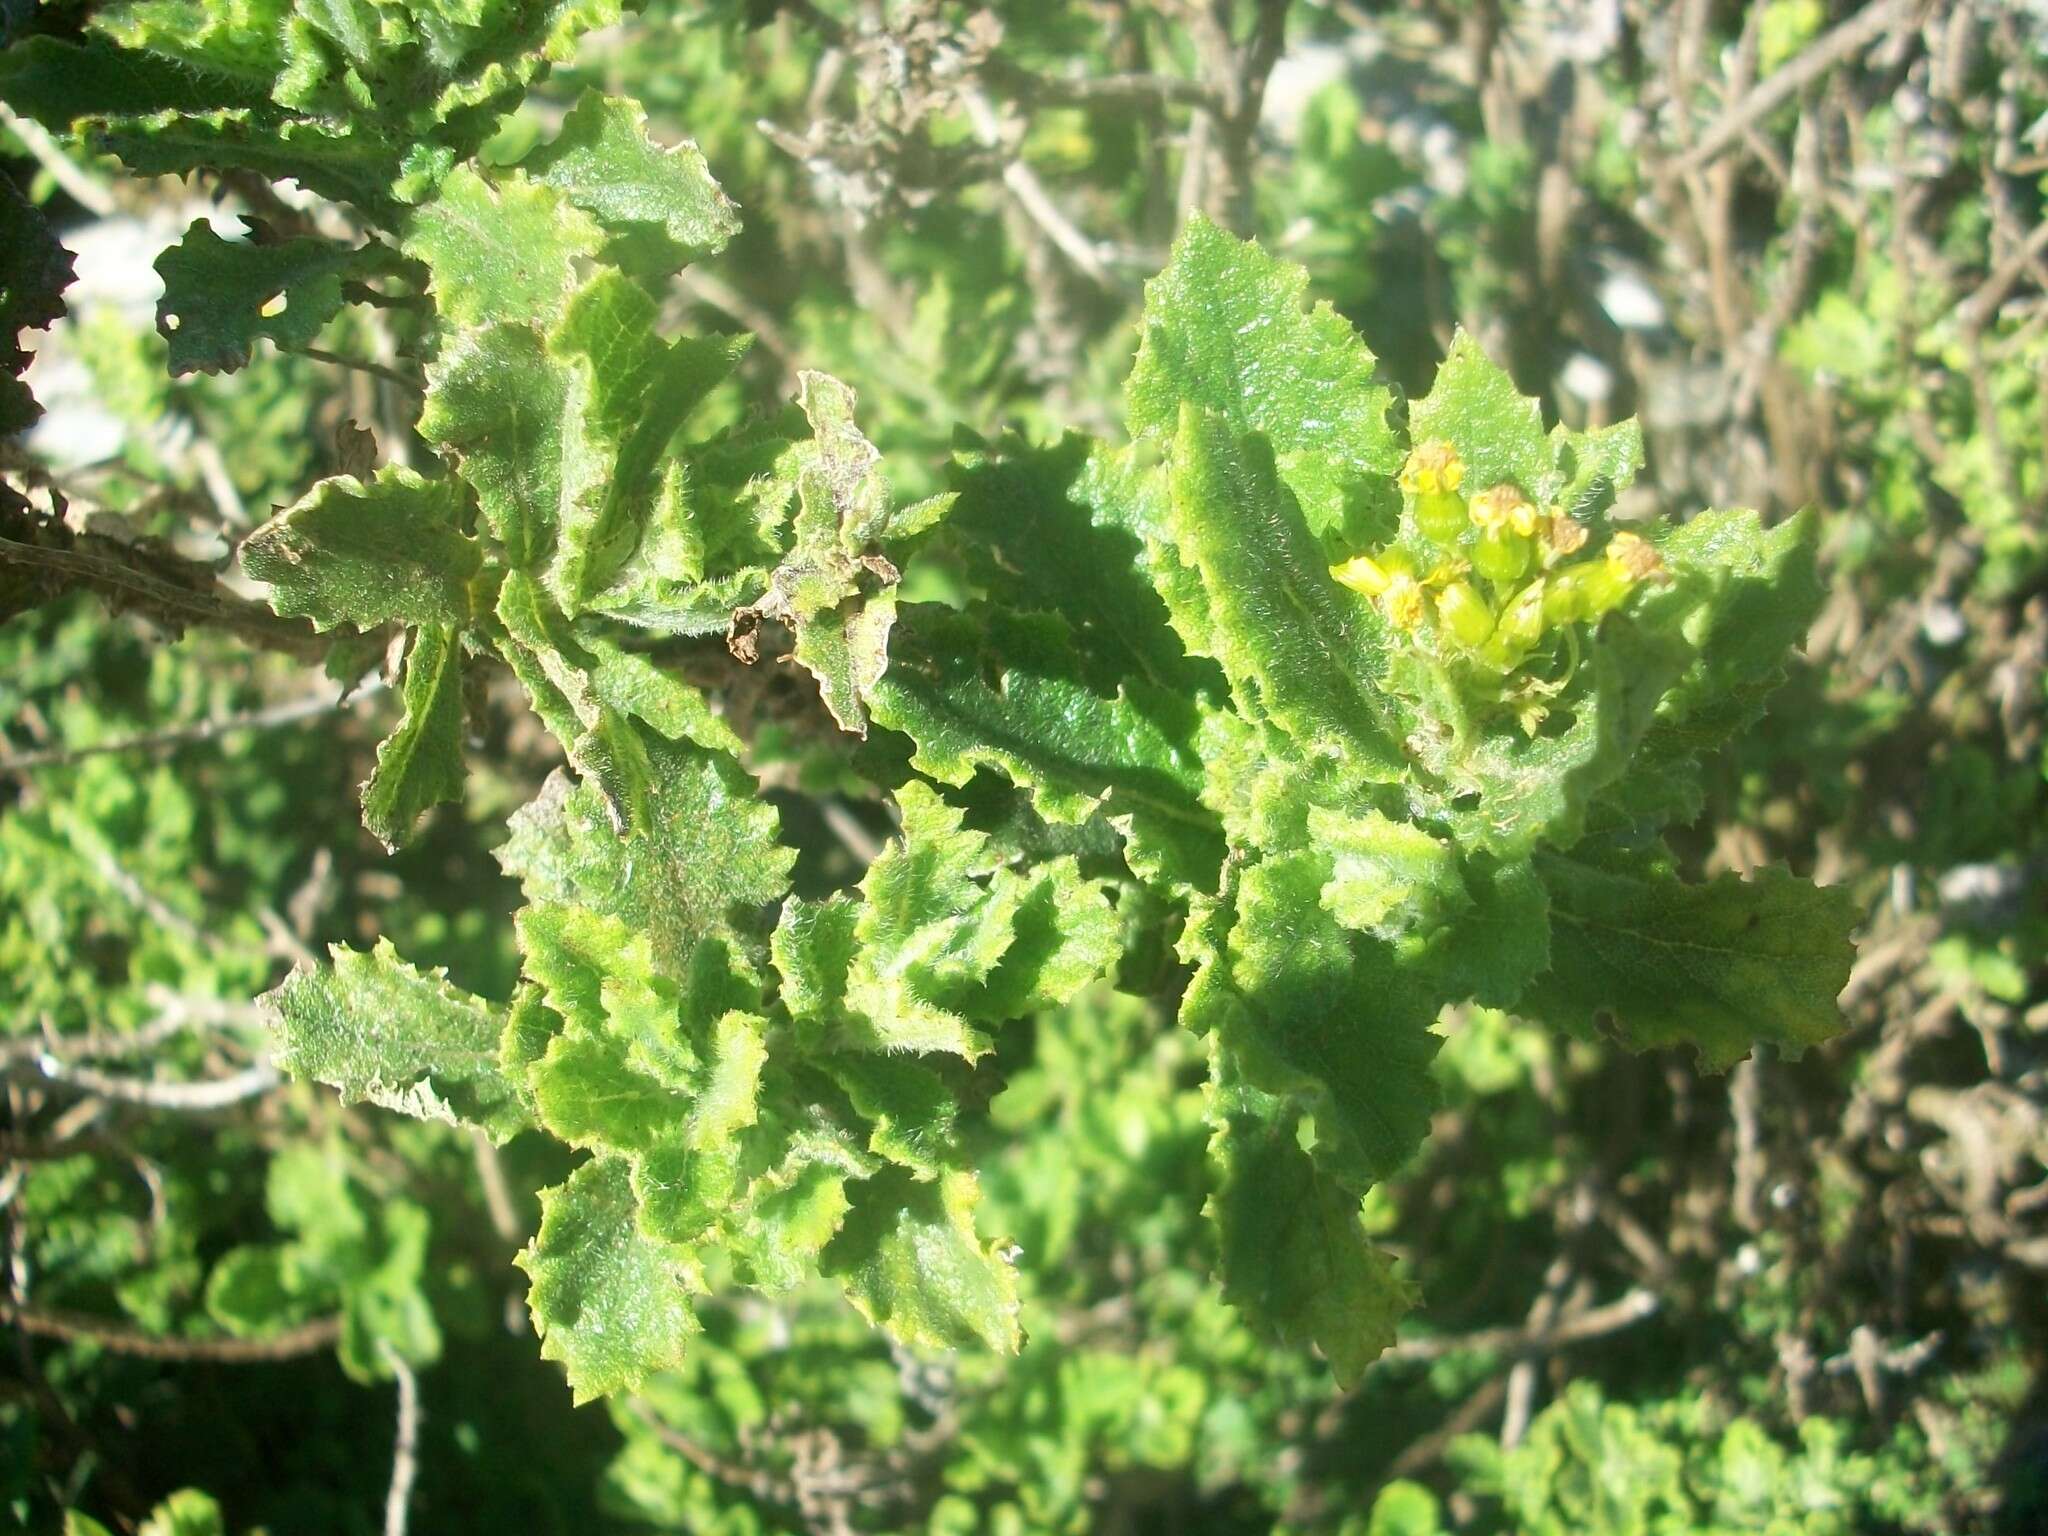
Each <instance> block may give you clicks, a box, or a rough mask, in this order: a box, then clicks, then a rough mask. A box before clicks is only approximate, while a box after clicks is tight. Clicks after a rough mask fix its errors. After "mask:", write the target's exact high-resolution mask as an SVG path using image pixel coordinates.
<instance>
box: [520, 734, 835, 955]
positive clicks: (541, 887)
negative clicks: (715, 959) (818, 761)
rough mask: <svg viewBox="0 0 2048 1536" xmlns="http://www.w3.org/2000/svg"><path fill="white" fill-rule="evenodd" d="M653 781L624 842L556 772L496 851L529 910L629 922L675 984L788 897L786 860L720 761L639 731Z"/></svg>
mask: <svg viewBox="0 0 2048 1536" xmlns="http://www.w3.org/2000/svg"><path fill="white" fill-rule="evenodd" d="M635 734H636V736H637V737H638V739H639V741H640V742H641V744H642V745H643V748H644V752H645V756H646V760H647V763H648V765H649V769H650V771H651V775H652V777H651V779H650V781H649V782H648V784H647V786H646V803H647V811H648V821H647V826H646V830H644V831H642V832H640V833H638V834H637V835H635V836H631V837H621V836H620V835H619V832H618V830H617V829H616V828H615V826H614V824H613V822H612V820H611V817H610V815H609V813H608V812H607V810H606V808H605V805H604V800H603V797H602V796H601V795H600V794H599V792H598V790H597V789H596V788H595V787H594V786H593V785H591V784H588V783H581V784H579V783H574V782H572V781H571V780H570V779H569V778H568V777H567V776H566V775H565V774H563V773H561V772H559V771H558V772H556V773H555V774H554V775H552V776H551V777H550V778H549V779H548V782H547V783H546V785H544V786H543V787H542V789H541V793H540V796H539V798H538V799H536V800H534V801H533V802H532V803H531V804H530V805H528V806H526V807H525V808H523V809H522V810H520V811H519V812H517V813H516V814H515V815H514V816H513V817H512V835H511V837H510V838H509V839H508V840H507V841H506V843H505V845H504V846H503V847H502V848H500V849H499V850H498V859H499V862H500V863H502V864H503V865H504V866H505V869H506V872H507V873H508V874H511V875H513V876H515V877H517V878H518V880H519V881H520V882H521V884H522V885H523V886H524V887H525V889H526V894H527V899H528V900H530V901H546V900H553V901H566V902H573V903H576V904H579V905H582V906H586V907H589V908H590V909H591V910H593V911H596V912H601V913H606V914H609V915H611V916H615V917H618V918H620V919H622V920H624V921H626V922H629V923H631V924H632V925H633V926H634V928H635V929H636V930H638V931H639V932H642V933H644V934H645V935H646V936H647V938H648V940H649V942H650V943H652V944H653V946H654V955H655V959H656V961H657V963H659V964H660V965H662V966H663V967H664V968H665V969H667V970H669V971H670V972H671V973H672V974H673V973H675V972H677V971H679V970H681V969H682V968H684V967H686V966H687V965H688V962H689V957H690V955H691V953H692V951H693V950H694V949H695V947H696V944H697V941H698V940H699V939H701V938H704V937H707V936H714V935H719V934H723V933H728V932H732V931H734V930H735V928H736V926H737V927H741V928H751V927H752V926H753V914H754V913H755V912H756V911H757V910H758V909H759V908H760V907H762V906H764V905H765V904H766V903H768V902H772V901H775V900H777V899H778V898H780V897H781V896H782V894H783V892H784V891H785V890H786V889H787V888H788V882H789V870H790V866H791V865H792V864H793V863H794V862H795V858H796V855H795V852H794V850H792V849H789V848H785V847H783V846H782V845H781V844H780V843H778V842H777V841H776V830H777V825H778V822H777V817H776V814H775V810H774V808H773V807H772V806H770V805H768V804H767V803H766V802H764V801H762V800H761V799H760V798H759V795H758V792H757V790H756V787H755V785H754V782H753V780H751V779H750V778H748V777H747V775H746V774H745V772H743V771H742V770H741V768H740V766H739V765H738V764H737V763H735V762H734V761H733V760H732V759H731V758H730V757H728V756H726V755H725V754H724V753H718V752H707V751H705V750H704V749H703V748H701V747H693V746H690V745H687V744H685V743H680V742H669V741H664V740H662V739H661V738H659V737H656V736H651V735H648V734H647V733H645V732H636V733H635Z"/></svg>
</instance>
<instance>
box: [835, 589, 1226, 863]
mask: <svg viewBox="0 0 2048 1536" xmlns="http://www.w3.org/2000/svg"><path fill="white" fill-rule="evenodd" d="M1146 595H1147V596H1150V595H1151V594H1150V592H1149V590H1148V591H1147V593H1146ZM1086 670H1087V669H1086V664H1085V661H1084V659H1083V658H1082V657H1081V656H1080V655H1079V654H1078V653H1077V651H1076V650H1075V647H1074V641H1073V637H1072V634H1071V632H1070V631H1069V629H1068V628H1067V625H1066V624H1065V622H1064V621H1062V620H1060V619H1056V618H1054V617H1053V616H1051V615H1049V614H1011V613H1009V612H1007V611H1006V610H1004V609H1001V608H997V607H995V606H994V605H992V604H982V605H978V606H977V607H976V608H975V609H974V610H971V611H970V612H968V613H964V614H961V613H954V612H952V611H950V610H947V609H944V608H941V607H939V606H937V605H935V604H927V605H918V606H917V607H914V608H911V609H908V610H905V611H904V615H903V618H902V621H901V622H900V623H899V625H898V627H897V630H896V635H895V639H894V642H893V643H892V645H891V647H890V669H889V673H888V675H887V676H886V677H884V678H882V679H881V680H880V681H879V683H878V684H876V685H875V687H874V688H873V689H872V691H871V694H870V698H871V702H872V704H873V707H874V712H875V718H876V719H877V720H878V721H880V722H881V723H882V724H884V725H886V726H889V727H891V728H893V729H895V730H899V731H902V732H904V733H905V734H906V735H908V736H909V737H910V738H911V739H912V740H913V741H915V742H916V743H917V751H916V753H915V755H914V756H913V757H912V758H911V763H912V766H914V767H915V768H917V769H918V770H919V771H920V772H922V773H926V774H929V775H931V776H932V777H933V778H936V779H938V780H940V781H941V782H943V783H947V784H956V785H963V784H965V783H967V782H968V780H969V779H971V778H972V777H973V776H974V773H975V771H976V770H977V769H978V768H981V767H984V766H986V767H993V768H998V769H1000V770H1001V771H1002V772H1003V773H1005V774H1007V775H1008V776H1009V777H1010V778H1011V779H1013V780H1014V781H1016V782H1017V783H1018V784H1021V785H1023V786H1025V787H1026V788H1028V789H1030V790H1031V791H1032V797H1033V802H1034V803H1035V804H1036V806H1037V808H1038V810H1039V813H1040V814H1041V815H1043V816H1045V817H1046V818H1048V819H1049V820H1053V821H1061V822H1077V821H1082V820H1085V819H1086V818H1087V817H1089V816H1091V815H1094V814H1096V813H1097V812H1102V813H1104V814H1107V815H1109V816H1111V817H1112V818H1117V819H1118V824H1119V825H1123V826H1126V827H1127V828H1128V829H1129V836H1130V840H1131V845H1132V848H1131V856H1132V860H1133V867H1134V868H1138V869H1139V870H1140V872H1141V873H1149V874H1153V875H1159V874H1165V875H1167V876H1169V877H1171V878H1173V879H1176V880H1179V881H1181V882H1184V883H1187V884H1190V885H1195V886H1198V887H1201V888H1204V889H1209V888H1213V886H1214V883H1215V878H1216V868H1217V865H1218V863H1219V861H1220V859H1221V857H1222V852H1223V846H1222V840H1221V838H1220V837H1219V836H1218V831H1217V827H1216V824H1215V820H1214V818H1213V817H1212V816H1211V815H1210V814H1209V813H1208V812H1206V811H1205V810H1204V809H1203V808H1202V806H1201V803H1200V800H1199V798H1198V796H1199V793H1200V786H1201V762H1200V759H1199V757H1197V755H1196V753H1195V750H1194V744H1193V735H1194V720H1195V717H1194V711H1193V710H1192V709H1191V708H1190V707H1189V706H1188V705H1187V703H1186V702H1185V701H1183V700H1180V699H1178V698H1176V697H1174V696H1172V695H1169V694H1166V693H1164V692H1163V691H1162V690H1160V689H1158V688H1156V687H1152V686H1149V685H1147V684H1145V683H1142V682H1135V681H1134V682H1131V683H1128V684H1125V685H1124V686H1123V687H1121V688H1118V689H1117V690H1116V691H1115V692H1113V693H1112V694H1110V695H1109V696H1107V697H1105V696H1104V695H1103V694H1101V693H1098V692H1097V691H1096V689H1095V687H1094V686H1092V685H1091V684H1090V683H1089V682H1088V680H1087V678H1086V676H1085V672H1086Z"/></svg>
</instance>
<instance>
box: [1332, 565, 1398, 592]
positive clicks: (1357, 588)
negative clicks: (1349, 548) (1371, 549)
mask: <svg viewBox="0 0 2048 1536" xmlns="http://www.w3.org/2000/svg"><path fill="white" fill-rule="evenodd" d="M1330 576H1331V578H1332V579H1333V580H1335V581H1336V582H1337V583H1339V584H1340V585H1342V586H1346V587H1349V588H1350V589H1351V590H1352V591H1354V592H1363V593H1364V594H1365V595H1366V596H1367V597H1378V596H1379V595H1380V594H1381V593H1382V592H1384V591H1386V590H1387V584H1388V583H1389V582H1391V581H1392V580H1393V579H1394V573H1393V572H1391V571H1389V570H1388V569H1387V568H1386V567H1385V566H1383V565H1381V564H1380V563H1379V561H1377V560H1375V559H1373V557H1372V556H1371V555H1353V556H1352V557H1351V558H1350V559H1349V560H1346V561H1344V562H1343V563H1341V564H1339V565H1333V566H1331V567H1330Z"/></svg>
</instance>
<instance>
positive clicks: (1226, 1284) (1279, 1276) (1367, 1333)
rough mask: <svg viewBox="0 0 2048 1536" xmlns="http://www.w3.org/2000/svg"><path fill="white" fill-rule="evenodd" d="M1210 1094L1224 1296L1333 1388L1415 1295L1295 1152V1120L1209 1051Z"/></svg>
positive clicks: (1363, 1360)
mask: <svg viewBox="0 0 2048 1536" xmlns="http://www.w3.org/2000/svg"><path fill="white" fill-rule="evenodd" d="M1212 1061H1213V1062H1214V1065H1213V1067H1212V1074H1213V1075H1212V1079H1211V1083H1210V1087H1209V1091H1208V1112H1209V1123H1210V1125H1211V1126H1212V1128H1213V1131H1214V1134H1213V1136H1212V1137H1211V1139H1210V1143H1209V1155H1210V1158H1211V1161H1212V1162H1213V1163H1214V1165H1215V1168H1216V1174H1217V1182H1216V1187H1215V1191H1214V1193H1213V1194H1211V1196H1210V1197H1209V1206H1208V1213H1209V1216H1210V1218H1211V1219H1212V1220H1213V1221H1214V1222H1215V1223H1216V1229H1217V1239H1218V1259H1219V1262H1220V1266H1221V1271H1222V1279H1223V1294H1224V1295H1225V1296H1226V1297H1227V1298H1228V1299H1229V1300H1231V1301H1232V1302H1234V1303H1235V1304H1236V1305H1237V1306H1239V1307H1240V1308H1242V1309H1243V1310H1244V1312H1245V1313H1246V1315H1247V1316H1248V1317H1249V1318H1250V1319H1251V1320H1252V1321H1253V1322H1254V1323H1255V1324H1257V1325H1258V1326H1260V1327H1261V1328H1262V1329H1263V1330H1264V1331H1266V1332H1268V1333H1270V1334H1272V1335H1274V1336H1276V1337H1278V1338H1280V1339H1282V1340H1287V1341H1294V1340H1312V1341H1313V1342H1314V1343H1315V1344H1316V1345H1317V1346H1318V1347H1319V1348H1320V1349H1321V1350H1322V1352H1323V1355H1324V1357H1325V1358H1326V1359H1327V1360H1328V1361H1329V1362H1330V1369H1331V1371H1332V1373H1333V1374H1334V1375H1335V1376H1336V1378H1337V1384H1338V1385H1339V1386H1340V1387H1350V1386H1352V1385H1354V1384H1356V1382H1357V1381H1358V1379H1359V1377H1360V1376H1362V1375H1363V1374H1364V1372H1365V1368H1366V1367H1367V1366H1368V1365H1370V1364H1371V1363H1372V1362H1373V1361H1374V1360H1375V1359H1377V1358H1378V1357H1379V1355H1380V1353H1381V1352H1382V1351H1383V1350H1385V1349H1386V1348H1387V1346H1388V1345H1390V1344H1392V1343H1393V1342H1394V1328H1395V1325H1396V1324H1397V1323H1398V1322H1399V1321H1400V1319H1401V1317H1402V1315H1403V1314H1404V1313H1406V1312H1407V1311H1408V1310H1409V1309H1410V1308H1411V1307H1413V1306H1414V1304H1415V1300H1416V1294H1415V1290H1414V1288H1413V1287H1412V1286H1411V1285H1409V1284H1408V1283H1407V1282H1406V1281H1404V1280H1402V1279H1401V1278H1400V1276H1399V1275H1398V1274H1396V1272H1395V1269H1394V1263H1393V1260H1392V1259H1391V1258H1389V1257H1388V1256H1387V1255H1386V1254H1384V1253H1382V1252H1381V1251H1380V1250H1379V1249H1377V1248H1375V1247H1373V1245H1372V1244H1371V1242H1369V1241H1368V1240H1367V1238H1366V1235H1365V1229H1364V1226H1363V1224H1362V1222H1361V1221H1360V1216H1359V1196H1358V1193H1357V1191H1356V1190H1355V1189H1352V1188H1348V1187H1346V1186H1345V1185H1343V1184H1341V1183H1340V1182H1339V1181H1337V1180H1336V1179H1334V1178H1332V1177H1331V1176H1330V1174H1329V1173H1328V1172H1327V1171H1325V1170H1324V1169H1323V1168H1321V1167H1320V1166H1318V1164H1317V1160H1316V1159H1315V1158H1314V1157H1312V1156H1310V1155H1309V1154H1308V1153H1307V1152H1304V1151H1303V1150H1302V1146H1301V1139H1300V1133H1299V1129H1298V1127H1297V1124H1296V1120H1297V1115H1296V1114H1295V1113H1293V1112H1291V1111H1290V1110H1289V1108H1288V1106H1287V1105H1286V1103H1285V1102H1284V1101H1282V1100H1279V1099H1275V1098H1273V1097H1272V1096H1271V1095H1268V1094H1263V1093H1260V1092H1259V1091H1258V1090H1257V1089H1256V1088H1253V1087H1251V1086H1250V1085H1249V1084H1248V1083H1246V1082H1244V1081H1243V1080H1242V1078H1241V1077H1240V1075H1239V1074H1238V1073H1237V1071H1236V1070H1235V1069H1234V1068H1233V1067H1232V1065H1231V1064H1230V1062H1229V1060H1228V1057H1227V1054H1226V1053H1225V1051H1224V1048H1223V1047H1222V1046H1221V1045H1220V1044H1219V1045H1216V1046H1214V1047H1212Z"/></svg>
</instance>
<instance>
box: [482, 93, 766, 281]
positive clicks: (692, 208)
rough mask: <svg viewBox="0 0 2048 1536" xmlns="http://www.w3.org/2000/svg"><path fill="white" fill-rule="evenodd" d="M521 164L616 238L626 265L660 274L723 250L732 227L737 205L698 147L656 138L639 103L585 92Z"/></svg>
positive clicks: (735, 224) (735, 231)
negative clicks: (559, 125) (549, 137)
mask: <svg viewBox="0 0 2048 1536" xmlns="http://www.w3.org/2000/svg"><path fill="white" fill-rule="evenodd" d="M520 169H521V170H523V171H525V172H526V173H527V175H529V176H530V177H532V178H533V179H534V180H535V181H538V182H543V183H545V184H547V185H548V186H551V187H554V188H555V189H556V190H558V191H560V192H562V193H564V194H565V195H566V196H567V197H568V198H569V200H570V201H571V202H573V203H574V204H576V206H577V207H579V208H581V209H583V210H584V211H585V212H586V213H590V214H593V215H595V216H596V218H597V219H598V220H599V221H600V222H601V223H602V224H603V225H604V226H605V228H606V229H608V230H610V231H611V232H612V234H613V235H614V237H622V238H621V239H617V240H615V244H614V247H613V250H614V254H623V255H624V256H625V258H626V259H625V260H623V261H622V262H621V265H624V266H627V267H628V269H629V270H633V269H644V270H646V271H648V272H649V273H651V274H659V275H661V276H666V275H668V274H669V273H672V272H675V271H677V270H679V269H680V268H681V267H683V266H684V265H685V264H686V263H688V262H690V261H692V260H695V259H697V258H699V257H703V256H709V255H712V254H713V253H715V252H717V251H721V250H723V249H724V248H725V244H726V242H727V241H729V240H730V239H732V237H733V236H734V235H736V234H738V233H739V227H740V221H739V212H738V210H737V209H736V208H734V207H733V205H732V201H731V199H729V198H728V197H727V196H726V195H725V193H724V192H723V191H721V190H720V188H719V185H718V183H717V182H716V181H714V180H712V177H711V170H710V167H709V166H707V165H706V164H705V161H704V155H703V152H702V151H701V150H699V149H698V148H697V146H696V145H695V144H694V143H692V142H691V141H689V140H687V139H685V140H684V141H683V142H682V143H680V144H676V145H674V146H672V147H669V148H662V147H661V146H659V145H656V144H655V143H654V142H653V141H652V140H650V139H649V138H648V136H647V114H646V113H645V112H643V111H642V110H641V109H640V105H639V103H638V102H634V101H626V100H622V99H621V98H619V97H616V96H600V95H598V94H597V93H595V92H586V93H584V95H583V96H582V98H581V99H580V100H578V101H577V103H576V105H575V106H574V107H573V108H571V109H570V112H569V115H568V117H567V118H566V119H564V120H563V123H562V129H561V132H560V133H558V134H556V135H555V137H554V140H553V141H552V142H551V143H549V144H547V145H545V146H543V147H542V148H540V149H537V150H534V151H533V152H532V153H531V154H529V155H527V156H526V158H525V159H524V160H523V161H521V162H520ZM620 244H623V245H624V246H625V251H624V252H623V253H621V252H620V251H619V245H620Z"/></svg>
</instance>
